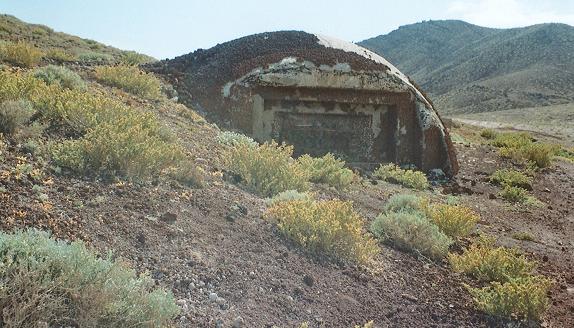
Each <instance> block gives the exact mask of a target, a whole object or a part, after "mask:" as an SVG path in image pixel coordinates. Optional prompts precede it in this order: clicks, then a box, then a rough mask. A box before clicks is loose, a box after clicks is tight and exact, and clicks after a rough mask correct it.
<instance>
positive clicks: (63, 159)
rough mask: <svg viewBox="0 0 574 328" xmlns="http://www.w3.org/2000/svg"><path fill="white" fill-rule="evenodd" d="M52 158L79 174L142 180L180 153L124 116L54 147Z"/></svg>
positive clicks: (158, 171)
mask: <svg viewBox="0 0 574 328" xmlns="http://www.w3.org/2000/svg"><path fill="white" fill-rule="evenodd" d="M52 156H53V159H54V161H55V162H56V164H58V165H59V166H62V167H66V168H69V169H72V170H74V171H76V172H79V173H84V174H89V173H96V174H102V175H108V176H114V175H118V176H124V177H127V178H130V179H135V180H143V179H147V178H149V177H151V176H153V175H154V174H157V173H160V172H161V171H162V170H164V169H167V168H170V167H173V166H174V165H176V164H177V163H178V162H179V161H180V160H181V159H182V158H183V151H182V149H181V148H180V147H179V146H178V145H176V144H173V143H171V142H168V141H165V140H163V139H162V138H161V136H159V135H157V133H155V131H153V130H151V129H148V128H147V127H145V126H142V125H140V124H137V122H135V124H134V122H133V121H132V120H131V118H130V117H125V118H119V119H118V120H117V121H116V122H113V123H112V122H109V123H102V124H99V125H98V126H96V127H95V128H93V129H91V130H90V131H88V133H87V134H86V135H85V136H84V137H82V138H80V139H76V140H67V141H64V142H63V143H61V144H59V145H56V146H55V147H54V149H53V150H52Z"/></svg>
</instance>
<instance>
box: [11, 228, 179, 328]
mask: <svg viewBox="0 0 574 328" xmlns="http://www.w3.org/2000/svg"><path fill="white" fill-rule="evenodd" d="M0 261H1V265H0V277H1V278H2V282H3V288H1V289H0V308H2V313H0V316H1V319H2V320H1V321H2V323H3V325H6V326H8V327H38V326H41V325H46V326H58V327H60V326H70V325H77V326H79V327H128V326H129V327H134V326H154V327H167V326H169V325H170V323H171V319H172V318H173V317H174V316H175V315H176V314H177V313H178V312H179V308H178V306H177V305H176V304H175V302H174V298H173V296H172V295H171V293H168V292H165V291H163V290H161V289H157V288H155V284H154V282H153V281H152V280H151V279H149V278H147V277H145V276H142V277H138V276H137V275H136V274H135V272H134V271H133V270H131V269H128V268H126V267H124V266H122V265H120V264H119V263H117V262H113V261H111V260H110V258H104V259H101V258H99V257H97V256H96V255H94V254H92V253H91V252H90V251H89V250H88V249H86V247H85V246H84V244H83V243H81V242H73V243H71V244H68V243H65V242H62V241H56V240H54V239H52V238H51V237H50V236H49V235H48V234H47V233H44V232H38V231H35V230H29V231H25V232H16V233H13V234H7V233H3V232H2V233H0Z"/></svg>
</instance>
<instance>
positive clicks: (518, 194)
mask: <svg viewBox="0 0 574 328" xmlns="http://www.w3.org/2000/svg"><path fill="white" fill-rule="evenodd" d="M499 195H500V197H502V198H503V199H505V200H507V201H509V202H511V203H526V202H528V201H529V199H530V198H531V196H529V195H528V190H526V189H524V188H520V187H512V186H504V187H503V188H502V191H501V192H500V193H499Z"/></svg>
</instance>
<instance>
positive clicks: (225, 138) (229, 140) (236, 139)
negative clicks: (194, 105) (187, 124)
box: [188, 110, 258, 147]
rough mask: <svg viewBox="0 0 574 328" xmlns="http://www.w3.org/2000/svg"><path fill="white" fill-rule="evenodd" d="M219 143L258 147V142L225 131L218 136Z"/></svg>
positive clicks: (239, 134) (236, 133) (242, 135)
mask: <svg viewBox="0 0 574 328" xmlns="http://www.w3.org/2000/svg"><path fill="white" fill-rule="evenodd" d="M188 111H189V110H188ZM217 141H218V142H219V143H221V144H223V145H227V146H236V145H238V144H240V143H245V144H246V145H248V146H252V147H255V146H257V145H258V143H257V141H255V140H253V139H252V138H251V137H248V136H246V135H244V134H241V133H238V132H233V131H223V132H221V133H219V134H218V135H217Z"/></svg>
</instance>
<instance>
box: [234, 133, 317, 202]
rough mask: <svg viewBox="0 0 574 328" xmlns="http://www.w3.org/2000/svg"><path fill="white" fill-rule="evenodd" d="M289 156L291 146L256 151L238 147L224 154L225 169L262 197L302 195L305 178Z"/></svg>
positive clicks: (262, 147)
mask: <svg viewBox="0 0 574 328" xmlns="http://www.w3.org/2000/svg"><path fill="white" fill-rule="evenodd" d="M292 154H293V147H292V146H287V145H278V144H277V143H276V142H274V141H272V142H270V143H264V144H263V145H260V146H257V147H253V146H251V145H250V144H247V143H239V144H237V145H236V146H234V147H231V148H230V149H229V150H228V153H227V156H226V160H227V163H226V165H227V167H228V170H229V171H231V172H232V173H234V174H236V175H237V176H238V177H239V178H240V179H241V182H242V183H243V184H244V185H245V186H246V187H247V188H248V189H249V190H251V191H252V192H255V193H257V194H259V195H260V196H263V197H272V196H274V195H276V194H278V193H280V192H282V191H286V190H298V191H305V190H307V189H308V188H309V185H308V182H307V180H308V176H307V174H306V173H305V172H304V171H303V170H302V169H301V166H300V165H298V164H297V162H296V161H295V160H294V159H293V158H291V155H292Z"/></svg>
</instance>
